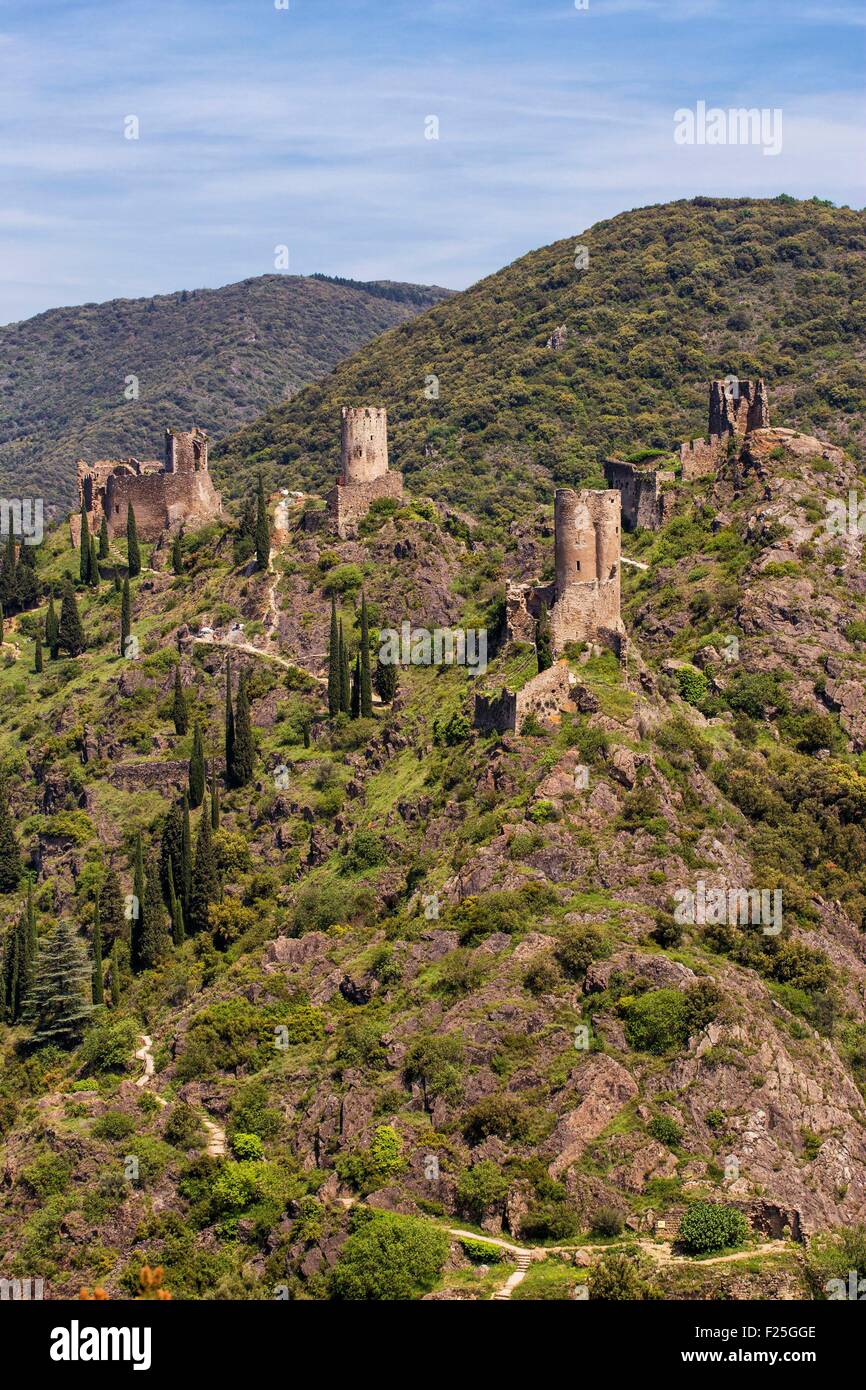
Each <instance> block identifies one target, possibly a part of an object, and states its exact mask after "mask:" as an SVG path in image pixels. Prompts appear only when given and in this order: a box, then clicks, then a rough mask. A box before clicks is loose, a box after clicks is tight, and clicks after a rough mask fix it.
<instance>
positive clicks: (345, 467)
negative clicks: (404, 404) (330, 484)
mask: <svg viewBox="0 0 866 1390" xmlns="http://www.w3.org/2000/svg"><path fill="white" fill-rule="evenodd" d="M387 472H388V412H387V411H386V410H384V409H383V408H382V407H381V406H373V405H367V406H361V407H359V408H357V409H356V408H354V407H352V406H345V405H344V406H343V409H342V425H341V440H340V482H341V483H342V484H343V486H345V485H346V484H347V483H369V482H372V480H373V479H374V478H381V477H382V475H383V474H384V473H387Z"/></svg>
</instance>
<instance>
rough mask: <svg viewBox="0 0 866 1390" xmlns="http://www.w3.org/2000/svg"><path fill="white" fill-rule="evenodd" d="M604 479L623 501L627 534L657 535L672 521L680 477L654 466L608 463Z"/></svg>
mask: <svg viewBox="0 0 866 1390" xmlns="http://www.w3.org/2000/svg"><path fill="white" fill-rule="evenodd" d="M604 476H605V479H606V480H607V483H608V486H609V487H612V488H616V490H617V492H618V493H619V495H620V498H621V499H622V524H623V526H624V527H625V529H626V531H637V530H639V529H640V530H643V531H657V530H658V529H659V527H660V526H664V525H665V523H666V522H667V521H670V519H671V517H672V516H673V514H674V504H675V501H676V494H675V491H674V489H675V487H676V481H677V478H676V473H675V472H674V470H673V469H672V468H654V467H653V466H652V463H651V462H650V463H646V464H639V463H622V462H621V461H620V460H619V459H606V460H605V465H604Z"/></svg>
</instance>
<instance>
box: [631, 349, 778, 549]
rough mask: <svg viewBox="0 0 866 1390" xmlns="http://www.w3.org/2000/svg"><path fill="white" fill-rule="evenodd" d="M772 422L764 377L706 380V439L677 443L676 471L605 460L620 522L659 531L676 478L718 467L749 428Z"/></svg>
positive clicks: (685, 478) (671, 505) (669, 511)
mask: <svg viewBox="0 0 866 1390" xmlns="http://www.w3.org/2000/svg"><path fill="white" fill-rule="evenodd" d="M769 423H770V408H769V402H768V397H767V388H766V385H765V383H764V382H763V380H758V381H739V380H738V379H737V378H736V377H724V378H723V379H721V380H718V381H712V382H710V402H709V432H708V435H707V437H706V438H705V439H691V440H689V441H688V443H686V444H681V445H680V448H679V465H680V466H679V473H680V478H679V479H678V477H677V471H676V470H675V469H674V468H670V467H661V468H660V467H658V466H654V464H653V462H652V460H648V461H647V462H646V463H624V462H622V460H620V459H607V460H606V462H605V465H604V476H605V478H606V480H607V482H608V485H609V486H610V487H612V488H616V489H617V491H618V492H619V494H620V496H621V498H622V524H623V526H624V527H625V528H626V530H627V531H636V530H638V529H641V530H649V531H657V530H658V529H659V527H660V526H664V525H665V524H666V523H667V522H668V521H670V519H671V517H672V516H673V514H674V510H675V507H676V500H677V496H676V491H677V485H678V482H679V481H682V482H684V483H689V482H693V481H694V479H696V478H704V477H707V476H711V475H713V474H715V473H716V472H717V470H718V469H719V467H720V466H721V464H722V463H723V462H724V461H725V459H726V458H727V457H728V455H729V453H730V452H731V451H733V452H738V451H739V449H740V448H741V447H742V445H743V443H744V442H745V439H746V436H747V435H748V434H750V433H751V432H752V430H757V429H766V428H767V427H768V426H769Z"/></svg>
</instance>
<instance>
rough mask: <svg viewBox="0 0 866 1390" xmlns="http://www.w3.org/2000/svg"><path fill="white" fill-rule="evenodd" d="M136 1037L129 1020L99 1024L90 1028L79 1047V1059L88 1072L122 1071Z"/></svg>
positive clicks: (133, 1025)
mask: <svg viewBox="0 0 866 1390" xmlns="http://www.w3.org/2000/svg"><path fill="white" fill-rule="evenodd" d="M137 1037H138V1034H137V1030H136V1026H135V1024H134V1022H133V1021H132V1019H131V1018H121V1019H118V1020H117V1021H116V1022H115V1021H114V1020H112V1021H111V1022H109V1023H103V1024H99V1025H98V1026H97V1027H96V1028H91V1029H90V1031H89V1032H88V1033H87V1035H86V1036H85V1039H84V1042H83V1043H82V1045H81V1059H82V1062H83V1064H84V1066H85V1067H86V1068H87V1070H88V1071H90V1072H120V1071H124V1070H125V1068H126V1066H127V1064H128V1062H129V1061H130V1060H131V1058H132V1054H133V1051H134V1046H133V1045H134V1043H135V1042H136V1040H137Z"/></svg>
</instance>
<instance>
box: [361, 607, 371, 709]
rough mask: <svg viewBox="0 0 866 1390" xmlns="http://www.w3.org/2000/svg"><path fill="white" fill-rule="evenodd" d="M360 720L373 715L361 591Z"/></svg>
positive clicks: (364, 613) (366, 623)
mask: <svg viewBox="0 0 866 1390" xmlns="http://www.w3.org/2000/svg"><path fill="white" fill-rule="evenodd" d="M360 655H361V670H360V685H361V718H362V719H370V718H371V717H372V714H373V683H372V680H371V679H370V627H369V623H368V621H367V598H366V595H365V593H364V590H363V589H362V590H361V653H360Z"/></svg>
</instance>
